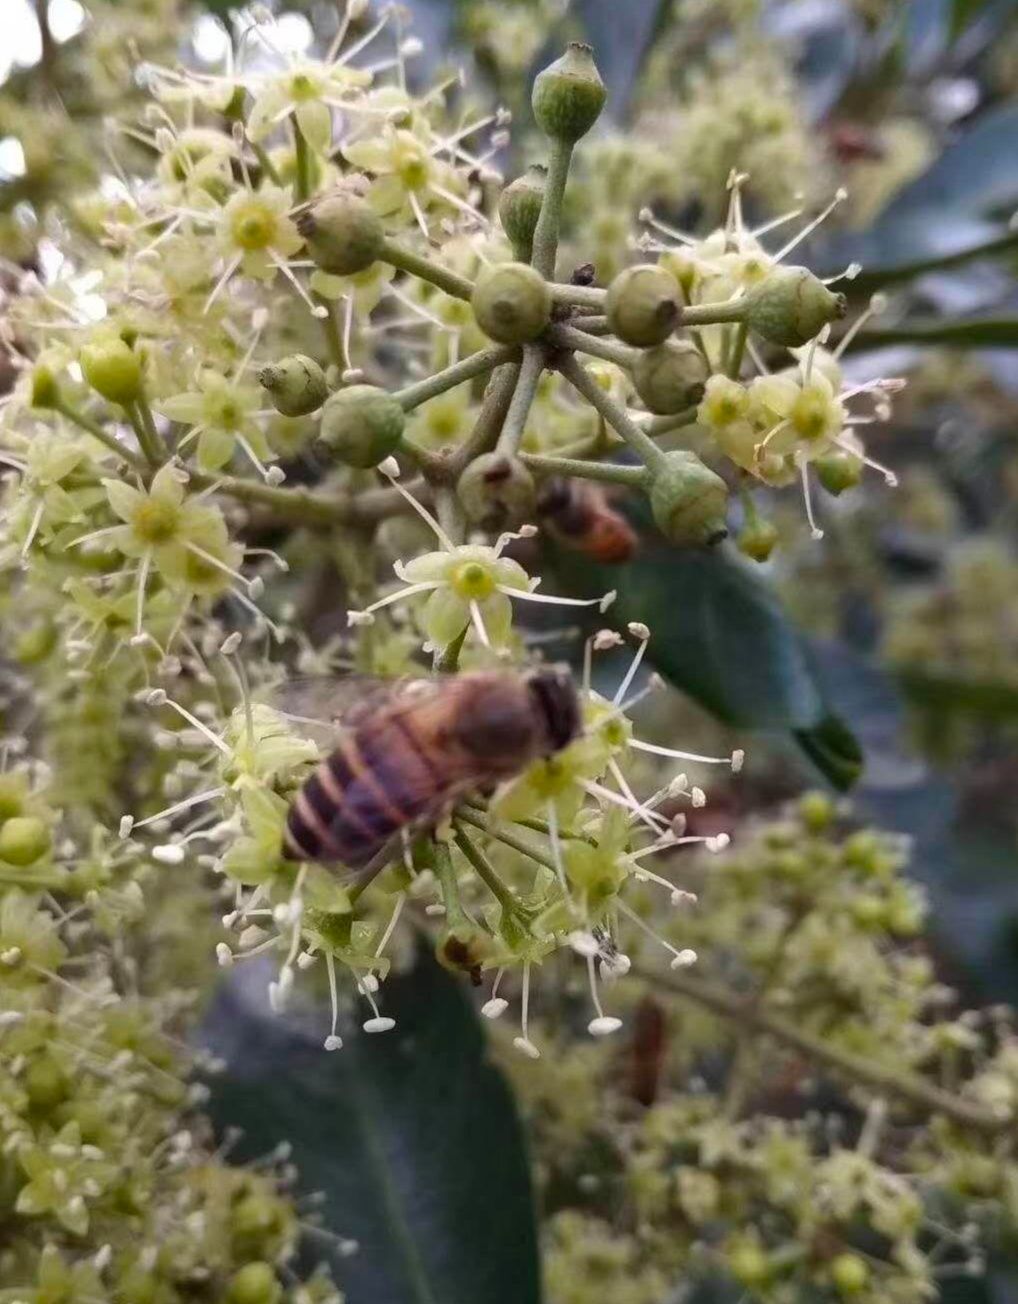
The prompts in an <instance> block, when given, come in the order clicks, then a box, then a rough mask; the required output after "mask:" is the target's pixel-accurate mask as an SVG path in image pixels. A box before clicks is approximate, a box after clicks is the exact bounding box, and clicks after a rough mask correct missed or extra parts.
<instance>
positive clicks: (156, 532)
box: [131, 498, 180, 544]
mask: <svg viewBox="0 0 1018 1304" xmlns="http://www.w3.org/2000/svg"><path fill="white" fill-rule="evenodd" d="M131 524H132V527H133V529H134V532H135V534H136V535H137V536H138V537H139V539H141V540H142V541H143V542H144V543H151V544H159V543H168V542H169V540H170V539H172V538H173V536H174V535H175V534H176V532H177V527H178V526H179V524H180V508H179V507H177V506H176V504H175V503H168V502H163V501H161V500H160V499H158V498H149V499H148V500H147V501H146V502H144V503H142V504H141V506H140V507H139V508H138V510H137V511H136V512H135V513H134V517H133V519H132V522H131Z"/></svg>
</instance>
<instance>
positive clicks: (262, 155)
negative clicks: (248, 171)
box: [247, 137, 283, 186]
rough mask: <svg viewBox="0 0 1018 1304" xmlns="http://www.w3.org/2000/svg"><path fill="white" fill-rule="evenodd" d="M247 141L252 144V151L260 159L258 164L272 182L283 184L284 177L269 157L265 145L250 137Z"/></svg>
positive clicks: (275, 184) (278, 184)
mask: <svg viewBox="0 0 1018 1304" xmlns="http://www.w3.org/2000/svg"><path fill="white" fill-rule="evenodd" d="M247 143H248V144H249V145H250V146H251V152H252V153H253V154H254V156H255V158H256V159H257V160H258V166H259V167H260V168H261V170H262V171H263V172H264V173H265V175H266V176H267V177H268V179H269V180H270V181H271V182H272V184H273V185H274V186H281V185H282V184H283V178H282V177H281V176H280V175H279V172H278V171H277V170H276V165H275V163H273V161H272V159H270V158H269V156H268V153H267V151H266V149H265V147H264V146H263V145H259V144H258V143H257V141H253V140H251V139H250V137H249V138H248V142H247Z"/></svg>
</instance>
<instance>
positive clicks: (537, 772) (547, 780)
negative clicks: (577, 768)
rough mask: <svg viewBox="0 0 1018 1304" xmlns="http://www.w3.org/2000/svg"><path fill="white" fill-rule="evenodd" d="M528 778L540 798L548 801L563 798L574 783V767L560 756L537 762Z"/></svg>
mask: <svg viewBox="0 0 1018 1304" xmlns="http://www.w3.org/2000/svg"><path fill="white" fill-rule="evenodd" d="M527 777H528V779H529V781H530V783H531V785H532V787H533V789H534V791H535V792H536V793H537V794H538V796H540V797H545V798H548V799H551V798H552V797H559V796H561V795H562V793H564V792H566V791H567V789H568V788H569V787H570V785H571V784H572V783H573V781H574V776H573V770H572V767H571V766H569V765H566V764H565V763H564V762H563V761H562V759H561V758H560V757H558V756H549V757H547V758H546V759H545V760H543V761H537V762H536V763H535V764H534V765H533V766H531V768H530V772H529V774H528V776H527Z"/></svg>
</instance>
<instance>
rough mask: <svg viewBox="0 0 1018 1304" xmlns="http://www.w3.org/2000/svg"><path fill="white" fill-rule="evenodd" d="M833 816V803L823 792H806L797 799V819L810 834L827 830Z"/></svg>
mask: <svg viewBox="0 0 1018 1304" xmlns="http://www.w3.org/2000/svg"><path fill="white" fill-rule="evenodd" d="M834 815H835V809H834V802H833V801H831V799H830V797H828V796H827V794H826V793H824V792H807V793H805V794H804V795H803V796H802V797H801V798H800V799H799V818H800V819H801V820H802V822H803V824H805V825H806V827H807V829H809V831H810V833H823V832H824V830H825V829H829V828H830V827H831V824H832V823H833V821H834Z"/></svg>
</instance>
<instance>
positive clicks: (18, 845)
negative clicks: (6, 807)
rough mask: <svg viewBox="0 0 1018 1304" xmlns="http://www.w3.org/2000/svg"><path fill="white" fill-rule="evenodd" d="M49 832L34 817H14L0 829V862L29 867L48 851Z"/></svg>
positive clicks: (41, 822)
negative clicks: (4, 861)
mask: <svg viewBox="0 0 1018 1304" xmlns="http://www.w3.org/2000/svg"><path fill="white" fill-rule="evenodd" d="M50 842H51V838H50V831H49V829H48V828H47V826H46V825H45V824H44V823H43V821H42V820H41V819H39V817H38V816H36V815H16V816H14V818H13V819H9V820H7V821H6V823H5V824H4V825H3V827H2V828H0V860H6V861H7V863H8V864H9V865H31V864H34V863H35V861H37V860H38V859H39V857H40V856H44V855H45V854H46V852H47V851H49V849H50Z"/></svg>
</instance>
